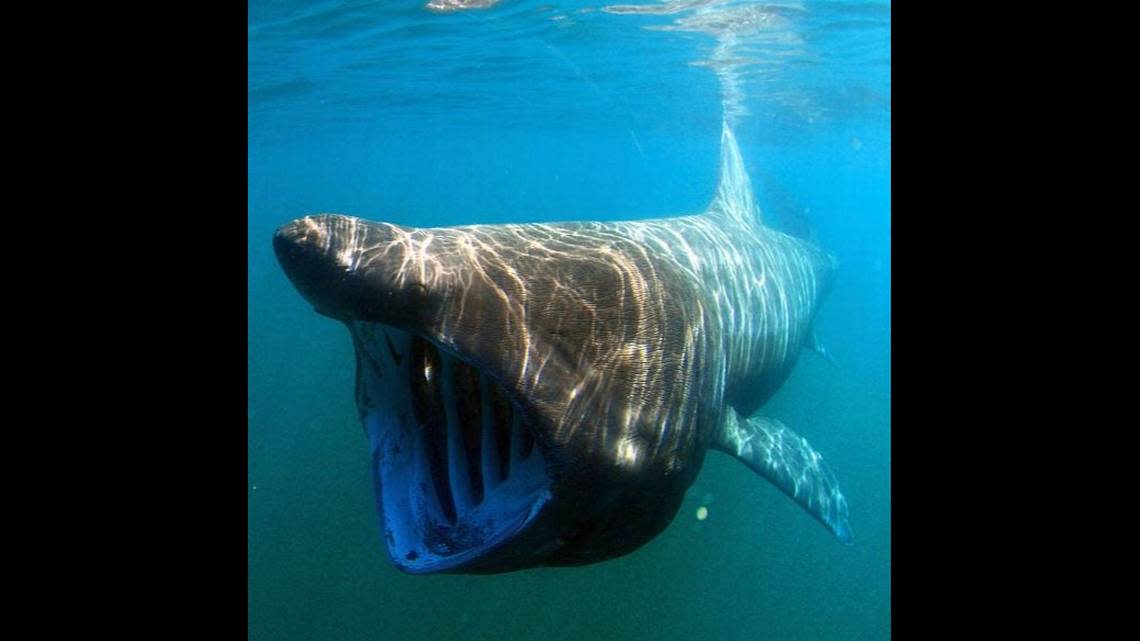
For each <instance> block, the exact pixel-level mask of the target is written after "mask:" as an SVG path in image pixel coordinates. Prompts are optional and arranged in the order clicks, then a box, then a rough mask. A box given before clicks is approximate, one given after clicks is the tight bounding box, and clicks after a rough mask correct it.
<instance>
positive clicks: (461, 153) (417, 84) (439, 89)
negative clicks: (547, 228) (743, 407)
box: [247, 0, 891, 641]
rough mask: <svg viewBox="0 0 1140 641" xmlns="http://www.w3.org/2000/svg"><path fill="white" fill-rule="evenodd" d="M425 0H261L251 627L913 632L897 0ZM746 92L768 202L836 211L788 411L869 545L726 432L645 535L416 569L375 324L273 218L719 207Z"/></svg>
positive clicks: (253, 170) (747, 122) (608, 214)
mask: <svg viewBox="0 0 1140 641" xmlns="http://www.w3.org/2000/svg"><path fill="white" fill-rule="evenodd" d="M425 3H426V0H420V1H409V2H405V1H380V2H362V1H358V2H352V1H336V2H333V1H329V2H288V1H278V2H268V1H265V2H261V1H251V2H250V4H249V14H248V15H249V17H248V19H249V24H248V45H249V48H248V52H249V61H248V64H249V76H248V89H249V93H248V99H249V102H248V134H249V142H248V152H249V190H248V194H249V195H248V198H249V202H248V212H249V217H248V226H249V229H248V231H249V251H248V256H249V259H248V260H249V262H248V300H249V307H248V320H249V336H248V338H249V348H248V349H249V352H248V363H249V367H248V382H249V399H248V415H249V421H248V446H249V451H248V464H249V478H248V487H247V492H248V501H249V512H248V516H249V521H248V582H249V583H248V614H249V637H250V638H251V639H259V640H260V639H307V640H311V639H488V640H490V639H494V640H495V641H506V640H511V639H532V638H542V639H550V640H561V639H567V640H569V639H654V640H656V641H664V640H671V639H697V638H702V639H703V638H710V639H844V640H848V641H849V640H851V639H887V638H890V632H891V622H890V615H891V580H890V563H891V553H890V544H891V509H890V508H891V491H890V480H891V474H890V464H891V448H890V429H891V409H890V374H891V367H890V273H891V271H890V270H891V252H890V141H891V136H890V133H891V132H890V115H891V113H890V95H891V90H890V13H891V8H890V4H889V3H885V2H864V1H852V2H809V1H803V2H776V3H757V2H744V1H715V0H705V1H699V0H698V1H692V0H689V1H687V2H655V1H641V0H639V1H637V2H631V3H628V4H625V3H622V4H606V3H605V2H581V1H578V2H531V1H524V0H518V1H512V0H503V1H502V2H499V3H493V4H494V6H491V7H488V8H484V9H469V10H462V11H444V12H439V11H431V10H429V9H427V8H425V6H424V5H425ZM726 118H727V119H728V120H729V121H730V122H731V123H732V124H733V126H734V129H735V131H736V134H737V138H738V140H739V141H740V146H741V151H742V153H743V156H744V159H745V162H746V164H747V166H748V169H749V172H750V174H751V176H752V179H753V183H754V186H755V187H756V190H757V198H758V200H759V203H760V205H761V208H762V209H763V211H764V216H765V220H766V222H769V223H770V224H772V225H773V226H776V227H781V226H782V225H783V226H792V225H796V224H799V222H798V221H802V220H804V219H808V220H810V221H811V223H812V225H813V226H814V228H815V230H816V233H817V236H818V239H819V241H820V243H821V244H822V245H823V246H824V247H825V248H827V249H828V250H829V251H831V252H832V253H834V254H835V255H836V256H837V257H838V258H839V260H840V263H841V269H840V274H839V278H838V281H837V283H836V286H835V288H834V290H833V292H832V294H831V296H830V297H829V299H828V300H827V301H826V302H825V303H824V305H823V307H822V309H821V311H820V313H819V316H818V319H817V321H816V327H817V331H818V333H819V334H820V336H821V338H822V340H823V341H824V343H825V344H826V345H827V348H828V349H829V351H830V352H831V353H832V354H833V355H834V357H835V360H836V364H835V365H834V366H833V365H830V364H828V363H827V362H825V361H824V360H823V359H821V358H819V357H818V356H816V355H814V354H811V353H805V354H804V355H803V356H802V357H801V358H800V361H799V363H798V364H797V365H796V369H795V370H794V372H793V373H792V376H791V377H790V379H789V380H788V382H787V383H786V384H785V385H784V387H783V388H782V389H781V391H780V392H779V393H778V394H777V395H776V397H775V398H774V399H773V400H772V401H771V402H769V404H768V405H767V406H766V407H765V408H764V412H765V413H766V414H768V415H771V416H775V417H778V418H780V419H781V420H782V421H784V422H785V423H786V424H788V425H789V426H790V427H791V428H792V429H794V430H796V431H797V432H799V433H800V434H802V435H803V436H805V437H806V438H808V439H809V440H810V441H811V443H812V445H813V446H814V447H815V448H816V449H817V450H819V451H820V452H822V453H823V454H824V456H825V457H826V459H827V461H828V462H829V464H830V466H831V467H832V469H833V470H834V472H835V474H836V476H837V477H838V479H839V481H840V484H841V487H842V488H843V490H844V493H845V494H846V496H847V497H848V501H849V503H850V517H851V526H852V529H853V531H854V533H855V544H854V545H853V546H844V545H842V544H840V543H839V542H838V541H837V540H836V539H835V538H834V537H833V536H832V535H831V534H830V533H829V532H828V531H827V530H826V529H824V528H823V527H822V526H820V525H819V524H818V523H817V522H816V521H815V520H814V519H812V518H811V517H810V516H808V515H807V513H805V512H804V511H803V510H801V509H800V508H799V507H798V506H797V505H796V504H795V503H793V502H792V501H791V500H789V499H788V498H787V497H785V496H784V495H783V494H782V493H780V492H779V491H778V490H777V489H776V488H775V487H773V486H771V485H769V484H768V483H767V482H765V481H764V480H763V479H760V478H759V477H757V476H755V475H754V474H753V473H752V472H751V471H749V470H748V469H747V468H745V467H744V466H743V465H741V464H740V463H738V462H737V461H735V460H733V459H732V458H730V457H728V456H727V455H723V454H720V453H718V452H711V453H710V454H709V455H708V457H707V458H706V460H705V465H704V468H703V470H702V472H701V474H700V476H699V477H698V479H697V481H696V483H695V485H694V486H693V487H692V488H691V489H690V490H689V492H688V494H687V496H686V498H685V501H684V503H683V505H682V508H681V510H680V512H679V513H678V515H677V517H676V518H675V520H674V521H673V523H672V524H671V525H670V526H669V528H668V529H666V530H665V532H664V533H662V534H661V535H660V536H659V537H657V538H656V539H654V540H653V541H651V542H650V543H649V544H647V545H645V546H644V547H642V548H640V549H639V550H637V551H636V552H634V553H632V554H630V555H628V556H625V557H622V558H619V559H616V560H612V561H608V562H605V563H600V564H595V565H590V566H585V567H578V568H541V569H535V570H527V571H522V572H515V573H510V574H503V575H494V576H453V575H430V576H409V575H405V574H402V573H401V572H399V571H398V570H396V569H395V568H394V567H392V565H391V564H390V563H389V561H388V559H387V554H386V551H385V548H384V543H383V540H382V537H381V535H380V523H379V517H378V516H377V514H376V513H375V508H374V499H373V497H372V489H371V482H370V462H369V453H368V447H367V441H366V438H365V436H364V435H363V433H362V429H361V426H360V424H359V422H358V419H357V414H356V409H355V406H354V402H353V381H354V361H353V353H352V346H351V343H350V339H349V336H348V333H347V331H345V329H344V327H343V326H341V325H340V324H339V323H336V322H334V321H331V320H329V319H327V318H325V317H322V316H319V315H318V314H316V313H315V312H313V310H312V309H311V307H310V306H309V305H308V304H307V303H305V301H304V300H303V299H302V298H301V296H300V295H299V294H298V293H297V292H296V291H295V290H294V289H293V287H292V286H291V284H290V283H289V282H288V281H287V280H286V278H285V276H284V274H283V273H282V272H281V270H280V268H279V267H278V265H277V262H276V260H275V258H274V255H273V250H272V246H271V236H272V233H273V230H274V229H275V228H276V227H277V226H278V225H280V224H282V223H285V222H287V221H289V220H291V219H293V218H296V217H299V216H302V215H305V214H311V213H320V212H336V213H345V214H352V215H357V216H361V217H365V218H370V219H378V220H385V221H390V222H396V223H400V224H406V225H416V226H433V225H453V224H467V223H475V222H534V221H555V220H583V219H591V220H619V219H636V218H651V217H661V216H667V215H677V214H688V213H698V212H701V211H703V210H704V209H705V208H706V207H707V205H708V203H709V201H710V200H711V198H712V195H713V191H714V189H715V185H716V177H717V169H718V154H719V149H718V145H719V140H720V128H721V123H722V121H723V120H724V119H726ZM700 506H705V507H707V510H708V518H707V519H705V520H698V519H697V517H696V511H697V508H698V507H700Z"/></svg>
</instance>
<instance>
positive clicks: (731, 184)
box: [709, 121, 763, 226]
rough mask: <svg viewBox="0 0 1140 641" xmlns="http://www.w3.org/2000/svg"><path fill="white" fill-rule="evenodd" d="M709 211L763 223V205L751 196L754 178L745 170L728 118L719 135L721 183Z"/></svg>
mask: <svg viewBox="0 0 1140 641" xmlns="http://www.w3.org/2000/svg"><path fill="white" fill-rule="evenodd" d="M709 210H710V211H715V212H720V213H721V214H723V215H725V216H728V217H729V218H732V219H733V220H735V221H737V222H739V223H741V224H744V225H749V226H751V225H760V224H762V222H763V221H761V220H760V208H759V207H757V206H756V199H755V198H754V197H753V195H752V181H751V180H750V179H749V178H748V172H747V171H746V170H745V169H744V159H742V158H741V157H740V147H738V146H737V145H736V135H735V134H733V133H732V129H731V128H730V127H729V126H728V121H725V123H724V128H723V129H722V130H721V134H720V184H719V185H718V186H717V190H716V197H715V198H713V202H712V205H710V206H709Z"/></svg>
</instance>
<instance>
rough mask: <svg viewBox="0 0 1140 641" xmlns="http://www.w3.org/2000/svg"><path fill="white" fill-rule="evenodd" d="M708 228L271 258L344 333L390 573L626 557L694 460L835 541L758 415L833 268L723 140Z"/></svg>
mask: <svg viewBox="0 0 1140 641" xmlns="http://www.w3.org/2000/svg"><path fill="white" fill-rule="evenodd" d="M720 156H721V157H720V164H721V166H720V176H719V182H718V185H717V189H716V193H715V196H714V197H713V199H712V202H711V203H710V205H709V206H708V209H707V210H706V211H704V212H702V213H698V214H691V215H679V216H673V217H667V218H658V219H646V220H630V221H624V222H593V221H583V222H562V223H528V224H474V225H464V226H452V227H436V228H419V227H410V226H405V225H397V224H391V223H385V222H372V221H368V220H364V219H361V218H357V217H352V216H345V215H337V214H320V215H312V216H306V217H303V218H299V219H297V220H294V221H292V222H289V223H287V224H285V225H283V226H282V227H280V228H279V229H278V230H277V231H276V232H275V234H274V237H273V245H274V250H275V253H276V256H277V258H278V262H279V263H280V265H281V267H282V269H283V271H284V273H285V274H286V276H287V277H288V278H289V280H290V281H291V282H292V284H293V285H294V287H295V288H296V289H297V290H298V292H299V293H300V294H301V295H302V296H303V297H304V298H305V299H306V300H307V301H308V302H309V303H310V304H311V305H312V306H313V308H314V309H315V311H316V312H318V313H319V314H322V315H324V316H327V317H329V318H332V319H335V320H337V321H340V322H343V323H344V324H345V325H346V326H347V328H348V332H349V334H350V335H351V338H352V344H353V347H354V351H355V359H356V387H355V398H356V405H357V409H358V414H359V420H360V422H361V424H362V425H363V428H364V433H365V434H366V436H367V439H368V444H369V451H370V453H371V461H372V485H373V488H374V494H375V500H376V509H377V511H378V514H379V516H380V521H381V524H382V528H383V538H384V540H385V542H386V546H387V551H388V555H389V558H390V559H391V561H392V563H393V564H394V565H395V566H396V567H397V568H399V569H400V570H402V571H404V572H407V573H411V574H430V573H439V572H444V573H470V574H489V573H500V572H509V571H515V570H522V569H526V568H532V567H538V566H574V565H584V564H588V563H595V562H600V561H604V560H607V559H612V558H615V557H619V556H622V555H625V554H628V553H630V552H632V551H634V550H636V549H638V548H639V547H641V546H643V545H644V544H646V543H647V542H649V541H650V540H651V539H653V538H654V537H656V536H657V535H658V534H659V533H661V532H662V531H663V530H664V529H665V528H666V527H667V526H668V525H669V523H670V522H671V521H672V520H673V518H674V516H675V515H676V513H677V511H678V509H679V507H680V504H681V502H682V499H683V498H684V494H685V492H686V490H687V489H688V488H689V487H690V486H691V485H692V484H693V482H694V480H695V479H696V477H697V475H698V473H699V472H700V469H701V466H702V464H703V462H704V458H705V454H706V452H707V451H708V450H710V449H714V450H719V451H721V452H725V453H727V454H729V455H731V456H733V457H735V458H736V459H738V460H740V461H741V462H743V463H744V464H745V465H747V466H748V467H749V468H751V469H752V470H753V471H754V472H755V473H756V474H758V475H759V476H760V477H762V478H764V479H766V480H767V481H769V482H771V483H772V484H774V485H775V486H776V487H777V488H779V489H780V490H782V491H783V492H784V493H785V494H787V495H788V496H789V497H791V498H792V499H793V500H794V501H796V502H797V503H798V504H799V505H800V506H801V507H802V508H803V509H804V510H806V511H807V512H808V513H809V514H810V515H811V516H812V517H814V518H815V519H817V520H818V521H819V522H820V523H822V524H823V525H824V526H825V527H827V528H828V529H829V530H830V531H831V532H833V533H834V535H835V536H836V537H837V538H838V539H839V540H840V541H842V542H844V543H848V544H850V543H851V542H852V541H853V535H852V531H851V527H850V524H849V516H848V505H847V500H846V498H845V497H844V495H843V493H842V492H841V491H840V489H839V484H838V482H837V480H836V477H835V475H834V473H833V472H832V471H831V470H830V469H829V467H828V466H827V465H826V464H825V463H824V461H823V459H822V456H821V455H820V454H819V453H818V452H817V451H816V450H814V449H813V448H812V447H811V445H809V443H808V442H807V440H805V439H804V438H803V437H801V436H799V435H798V434H796V433H795V432H793V431H792V430H791V429H789V428H788V427H787V426H786V425H785V424H783V423H782V422H781V421H779V420H778V419H776V418H773V417H769V416H766V415H764V414H763V413H761V412H760V409H761V407H762V406H763V405H764V404H765V402H766V401H768V400H769V399H770V398H771V397H772V395H773V394H774V393H775V392H776V391H777V390H778V389H779V388H780V387H781V385H782V384H783V383H784V382H785V380H786V379H787V378H788V376H789V374H790V372H791V370H792V368H793V366H794V365H795V363H796V361H797V358H798V356H799V355H800V353H801V352H802V351H803V350H805V349H815V350H817V351H820V352H821V353H824V354H825V352H823V350H822V347H821V346H820V345H819V344H818V341H816V340H815V338H814V331H813V320H814V318H815V316H816V312H817V310H818V309H819V306H820V304H821V303H822V301H823V300H824V299H825V298H826V296H827V294H828V292H829V290H830V289H831V287H832V284H833V281H834V276H835V273H836V270H837V266H838V263H837V261H836V259H835V258H834V257H833V256H832V255H831V254H829V253H827V252H826V251H824V250H823V249H821V248H820V247H819V246H818V245H817V244H816V243H815V242H813V241H811V240H808V239H805V238H801V237H796V236H792V235H789V234H786V233H783V232H781V231H778V230H776V229H774V228H772V227H770V226H767V225H765V224H764V221H763V217H762V213H761V211H760V208H759V207H758V205H757V202H756V198H755V194H754V193H753V189H752V185H751V181H750V180H749V176H748V173H747V172H746V170H745V166H744V162H743V160H742V158H741V154H740V149H739V146H738V143H737V140H736V137H735V135H734V133H733V131H732V129H731V127H730V126H729V125H728V124H727V123H726V124H725V125H724V127H723V128H722V133H721V153H720Z"/></svg>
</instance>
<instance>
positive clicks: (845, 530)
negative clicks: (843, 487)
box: [713, 407, 854, 545]
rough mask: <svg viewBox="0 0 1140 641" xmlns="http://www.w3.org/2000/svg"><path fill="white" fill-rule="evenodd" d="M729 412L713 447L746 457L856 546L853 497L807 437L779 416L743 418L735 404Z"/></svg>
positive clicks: (746, 461) (758, 469)
mask: <svg viewBox="0 0 1140 641" xmlns="http://www.w3.org/2000/svg"><path fill="white" fill-rule="evenodd" d="M725 414H726V416H725V420H724V424H723V426H722V429H721V431H720V434H719V435H718V438H717V439H716V440H715V441H714V443H713V447H715V448H717V449H719V450H721V451H723V452H727V453H729V454H731V455H733V456H735V457H736V458H738V459H740V460H741V461H742V462H743V463H744V464H745V465H747V466H748V467H750V468H752V470H753V471H754V472H756V473H757V474H759V475H760V476H762V477H764V478H765V479H767V480H768V481H769V482H771V483H772V484H774V485H775V486H776V487H778V488H780V489H781V490H783V491H784V493H785V494H787V495H788V496H790V497H792V498H793V499H795V500H796V502H797V503H799V504H800V506H801V507H803V508H804V509H805V510H807V511H808V512H809V513H810V514H811V515H812V516H814V517H815V518H817V519H819V521H820V522H822V523H823V524H824V525H826V526H827V527H828V528H829V529H830V530H831V531H832V532H834V533H835V536H837V537H839V540H840V541H842V542H844V543H846V544H848V545H850V544H851V543H852V541H853V540H854V537H853V536H852V534H851V527H850V525H848V523H847V499H846V498H844V496H843V493H842V492H840V491H839V482H838V481H836V480H835V475H834V474H832V473H831V470H830V469H828V467H827V466H826V465H824V463H823V458H822V456H821V455H820V454H819V452H816V451H815V450H814V449H812V447H811V446H810V445H808V442H807V439H805V438H803V437H801V436H799V435H798V434H796V433H795V432H793V431H791V430H790V429H788V428H787V426H785V425H784V424H783V423H781V422H779V421H777V420H775V419H771V418H766V417H760V416H753V417H751V418H748V419H745V420H740V418H739V416H737V414H736V411H735V410H734V409H732V408H731V407H730V408H728V410H727V411H726V412H725Z"/></svg>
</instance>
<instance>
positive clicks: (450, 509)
mask: <svg viewBox="0 0 1140 641" xmlns="http://www.w3.org/2000/svg"><path fill="white" fill-rule="evenodd" d="M350 326H351V329H352V334H353V338H354V341H355V343H356V354H357V383H356V385H357V390H356V394H357V405H358V407H359V408H360V412H361V418H362V420H363V421H364V428H365V431H366V432H367V433H368V438H369V442H370V444H371V448H372V470H373V483H374V486H375V490H376V501H377V509H378V510H379V512H380V513H381V515H382V517H383V522H384V534H385V539H386V541H387V544H388V553H389V555H390V556H391V558H392V561H393V562H394V563H395V564H396V565H397V566H398V567H399V568H401V569H402V570H404V571H406V572H410V573H414V574H422V573H428V572H441V571H446V570H448V569H452V568H456V567H458V566H468V565H470V564H472V563H473V562H474V561H475V560H477V559H479V558H480V557H483V556H486V555H487V554H489V553H490V552H492V551H493V550H496V549H497V548H500V547H501V546H502V544H504V543H505V542H507V541H509V540H510V539H511V538H513V537H514V536H515V535H516V534H518V533H519V532H521V531H522V530H523V529H524V528H525V527H526V526H527V525H528V524H529V523H530V522H531V521H532V520H533V519H534V517H535V516H536V515H537V514H538V512H539V510H540V508H541V507H542V506H543V505H544V504H545V503H546V501H547V500H548V499H549V497H550V492H549V488H550V480H549V478H548V476H547V467H546V460H545V458H544V456H543V454H542V451H541V449H540V448H539V447H537V446H536V443H535V440H534V435H533V432H532V431H531V429H530V427H529V425H528V424H527V421H526V418H525V413H524V412H523V411H522V410H521V408H520V407H519V406H517V405H516V404H515V403H514V402H513V401H512V400H511V399H510V397H509V395H508V394H507V393H506V392H505V391H504V390H503V388H502V387H501V386H500V385H499V384H498V383H497V382H496V381H494V380H493V379H492V378H491V377H490V376H488V375H487V374H486V373H484V372H482V371H480V370H479V369H478V368H476V367H474V366H472V365H470V364H468V363H466V362H464V361H463V360H462V359H461V358H458V357H456V356H454V355H452V354H450V353H448V352H447V351H446V350H444V349H440V348H439V347H438V346H436V345H435V344H434V343H432V342H431V341H428V340H426V339H424V338H421V337H419V336H415V335H412V334H408V333H406V332H402V331H399V330H395V329H392V328H390V327H386V326H383V325H378V324H375V323H364V322H353V323H351V324H350Z"/></svg>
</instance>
